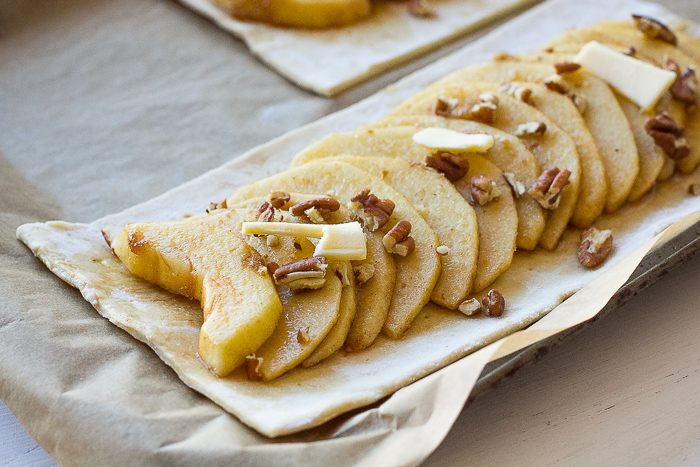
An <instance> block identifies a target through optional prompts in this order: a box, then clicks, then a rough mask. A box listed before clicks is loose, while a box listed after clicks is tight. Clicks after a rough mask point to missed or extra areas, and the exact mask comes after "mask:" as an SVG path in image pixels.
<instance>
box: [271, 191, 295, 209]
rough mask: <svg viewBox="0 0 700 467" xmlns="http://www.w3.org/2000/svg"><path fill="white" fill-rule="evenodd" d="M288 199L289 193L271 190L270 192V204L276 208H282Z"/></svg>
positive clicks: (289, 197)
mask: <svg viewBox="0 0 700 467" xmlns="http://www.w3.org/2000/svg"><path fill="white" fill-rule="evenodd" d="M290 199H292V197H291V196H290V194H289V193H285V192H284V191H273V192H271V193H270V204H271V205H272V207H274V208H277V209H282V208H283V207H284V205H285V204H287V203H288V202H289V200H290Z"/></svg>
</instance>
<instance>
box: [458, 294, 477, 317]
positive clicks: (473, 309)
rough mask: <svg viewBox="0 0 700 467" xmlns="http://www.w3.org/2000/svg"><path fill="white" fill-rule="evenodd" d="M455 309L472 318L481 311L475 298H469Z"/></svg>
mask: <svg viewBox="0 0 700 467" xmlns="http://www.w3.org/2000/svg"><path fill="white" fill-rule="evenodd" d="M457 309H458V310H459V311H460V312H461V313H462V314H464V315H466V316H474V315H475V314H477V313H479V312H480V311H481V303H479V300H477V299H476V298H470V299H469V300H465V301H463V302H462V303H460V304H459V307H457Z"/></svg>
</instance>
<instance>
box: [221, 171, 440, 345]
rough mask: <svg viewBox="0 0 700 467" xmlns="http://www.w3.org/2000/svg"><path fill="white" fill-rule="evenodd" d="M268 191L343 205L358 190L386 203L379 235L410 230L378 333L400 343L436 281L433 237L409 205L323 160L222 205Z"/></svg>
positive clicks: (360, 174)
mask: <svg viewBox="0 0 700 467" xmlns="http://www.w3.org/2000/svg"><path fill="white" fill-rule="evenodd" d="M271 189H273V190H282V191H288V192H294V191H296V192H300V191H302V192H303V191H306V192H312V193H314V192H315V193H330V192H333V194H334V197H335V198H336V199H338V200H339V201H341V203H348V202H349V201H350V199H351V198H352V197H354V196H355V195H357V194H358V193H359V192H361V191H362V190H365V189H368V190H370V192H371V193H373V194H374V195H375V196H377V197H378V198H381V199H390V200H391V201H393V202H394V204H395V209H394V211H393V214H392V216H391V218H390V220H389V222H388V223H387V224H386V225H385V226H384V227H383V228H382V229H380V230H378V231H382V232H384V233H386V232H387V231H388V229H391V228H392V227H393V226H394V224H395V223H396V222H398V221H399V220H405V221H407V222H409V223H410V224H411V225H412V230H411V237H413V238H414V240H415V247H416V248H415V251H413V253H411V254H409V255H408V256H405V257H401V256H398V257H397V258H396V263H397V275H396V285H395V287H394V293H393V297H392V302H391V308H390V310H389V315H388V317H387V322H386V323H385V325H384V332H385V333H386V334H387V335H388V336H389V337H391V338H393V339H398V338H400V337H401V336H402V335H403V334H404V332H406V330H407V329H408V328H409V327H410V325H411V323H412V322H413V319H414V318H415V317H416V315H417V314H418V312H419V311H420V310H421V309H422V308H423V305H425V304H426V303H427V302H428V301H429V299H430V294H431V293H432V291H433V288H434V287H435V283H436V282H437V279H438V277H439V275H440V260H439V258H438V254H437V251H436V248H437V247H438V242H437V237H436V236H435V233H434V232H433V231H432V230H431V229H430V227H429V226H428V224H427V222H426V221H425V219H423V218H422V217H421V215H420V214H419V213H418V212H417V211H416V209H415V208H414V207H413V206H412V205H411V203H410V202H409V201H408V200H407V199H406V198H405V197H404V196H402V195H401V194H400V193H398V192H397V191H396V190H394V189H393V188H391V187H390V186H389V185H387V184H386V183H384V182H382V181H381V180H380V179H378V178H376V177H373V176H371V175H369V174H368V173H367V172H365V171H363V170H360V169H357V168H356V167H353V166H351V165H348V164H342V163H338V162H327V161H324V160H319V161H313V162H309V163H308V164H304V165H303V166H300V167H295V168H292V169H289V170H287V171H285V172H281V173H278V174H276V175H273V176H271V177H268V178H266V179H263V180H259V181H257V182H255V183H252V184H250V185H247V186H244V187H242V188H240V189H239V190H238V191H237V192H236V193H234V194H233V196H231V197H230V198H229V199H228V200H227V203H228V204H230V205H235V204H236V203H237V202H240V201H242V200H245V199H248V198H253V197H256V196H264V195H266V194H267V193H268V192H269V191H270V190H271Z"/></svg>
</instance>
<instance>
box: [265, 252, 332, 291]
mask: <svg viewBox="0 0 700 467" xmlns="http://www.w3.org/2000/svg"><path fill="white" fill-rule="evenodd" d="M327 267H328V265H327V264H326V258H325V257H324V256H314V257H312V258H304V259H300V260H298V261H294V262H293V263H288V264H285V265H284V266H280V267H278V268H277V269H276V270H275V272H274V273H273V277H274V278H275V282H276V283H277V284H286V285H288V286H289V288H290V289H292V291H301V290H314V289H320V288H321V287H323V286H324V285H325V284H326V268H327Z"/></svg>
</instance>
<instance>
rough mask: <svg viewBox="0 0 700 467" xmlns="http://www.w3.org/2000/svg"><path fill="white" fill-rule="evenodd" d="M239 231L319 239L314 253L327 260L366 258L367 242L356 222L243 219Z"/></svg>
mask: <svg viewBox="0 0 700 467" xmlns="http://www.w3.org/2000/svg"><path fill="white" fill-rule="evenodd" d="M242 232H243V233H244V234H252V235H283V236H294V237H311V238H320V240H319V242H318V244H317V245H316V249H315V250H314V256H325V257H326V258H327V259H330V260H347V261H349V260H362V259H366V258H367V241H366V240H365V234H364V232H363V231H362V226H361V225H360V223H359V222H347V223H345V224H295V223H291V222H243V224H242Z"/></svg>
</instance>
